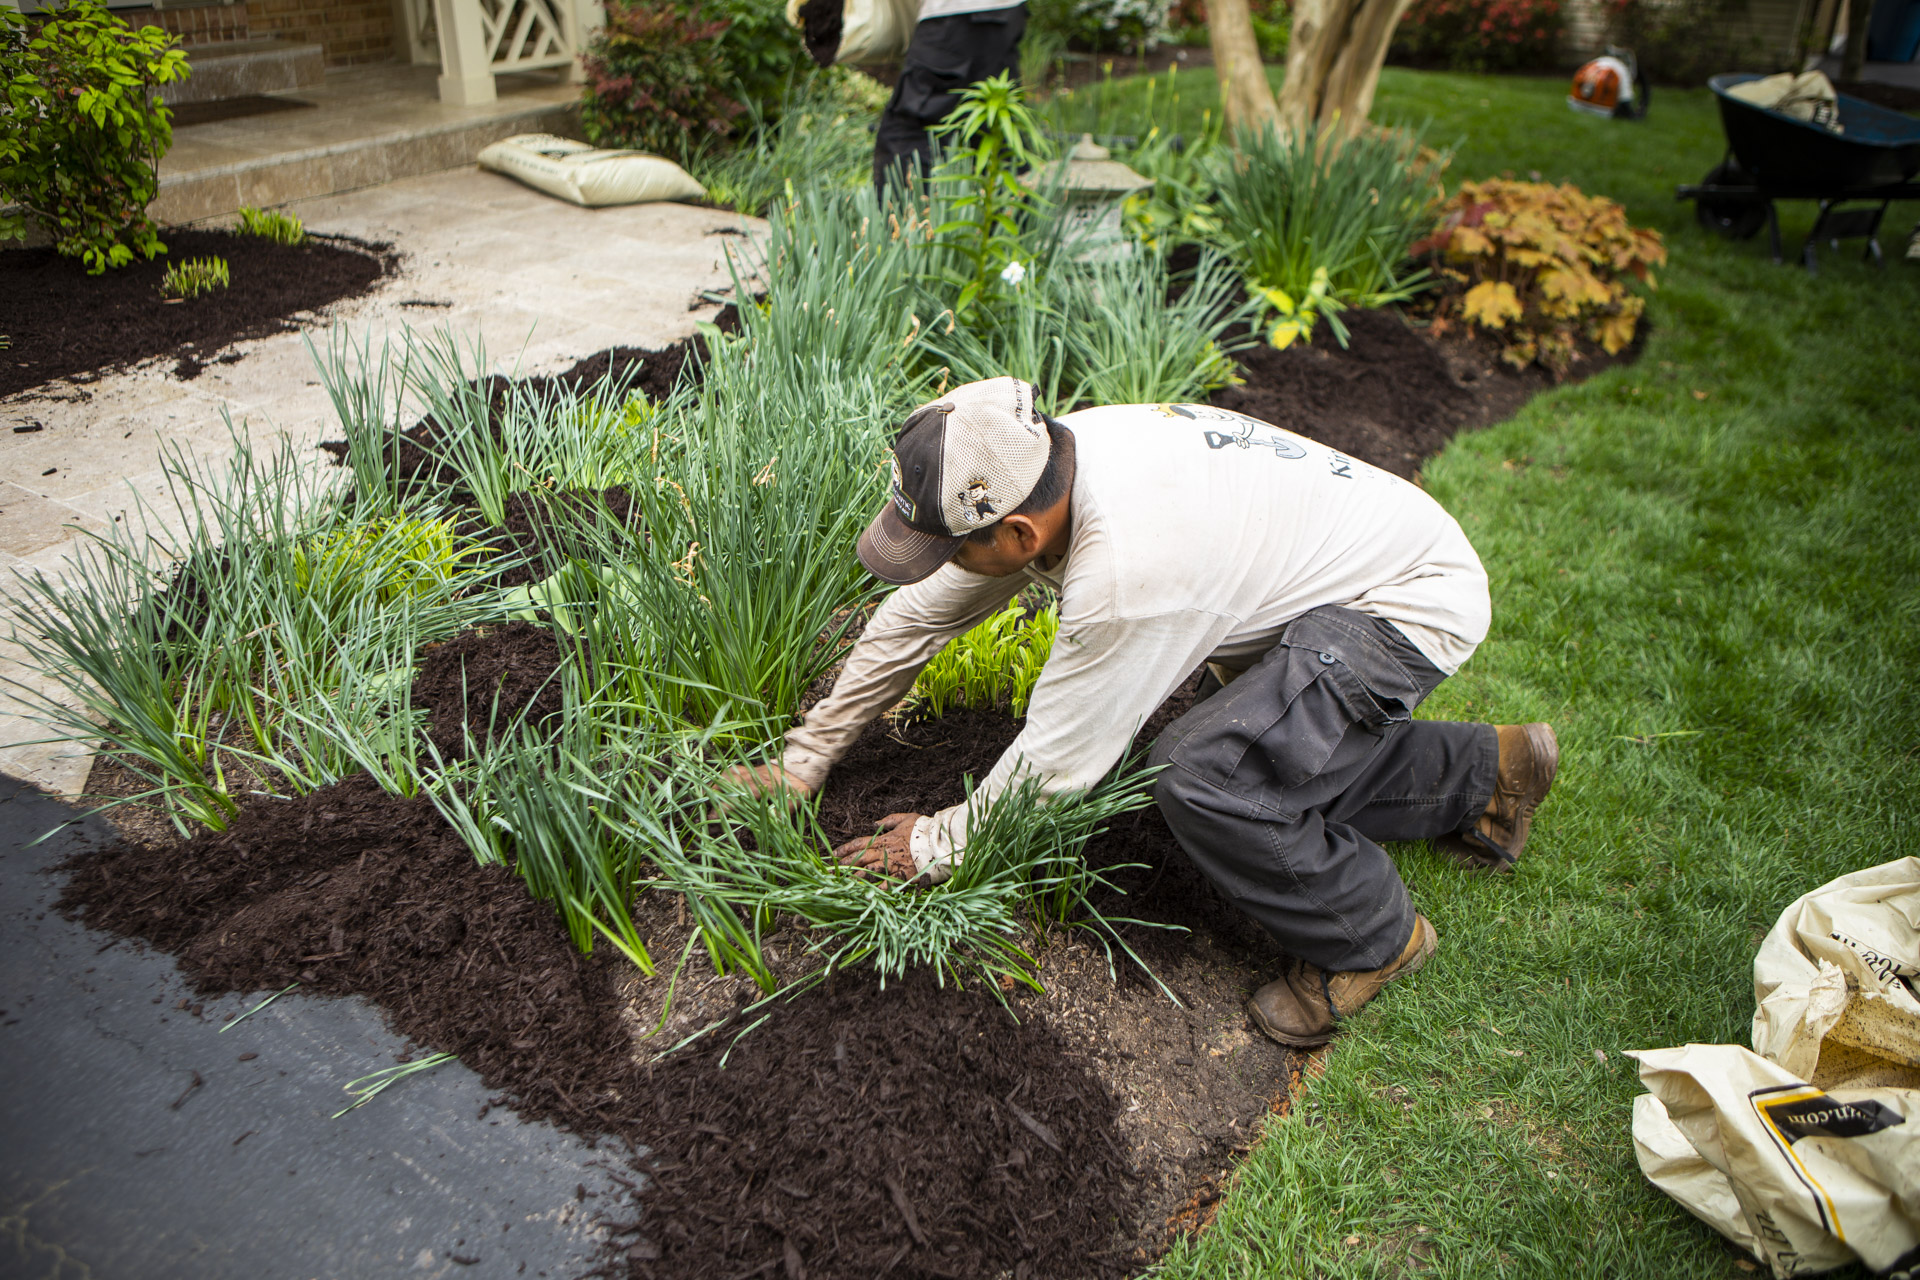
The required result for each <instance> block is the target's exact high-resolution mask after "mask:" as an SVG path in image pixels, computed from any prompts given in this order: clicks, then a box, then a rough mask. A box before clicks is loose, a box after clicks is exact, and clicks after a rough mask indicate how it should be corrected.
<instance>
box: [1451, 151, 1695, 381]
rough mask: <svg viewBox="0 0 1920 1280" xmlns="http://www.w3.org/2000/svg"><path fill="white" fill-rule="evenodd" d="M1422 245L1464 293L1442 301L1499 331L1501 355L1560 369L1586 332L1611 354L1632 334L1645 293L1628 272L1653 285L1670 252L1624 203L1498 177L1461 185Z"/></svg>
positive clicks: (1523, 363)
mask: <svg viewBox="0 0 1920 1280" xmlns="http://www.w3.org/2000/svg"><path fill="white" fill-rule="evenodd" d="M1416 249H1417V250H1419V251H1422V252H1432V253H1433V254H1434V255H1435V257H1436V260H1437V261H1438V262H1439V263H1440V264H1441V273H1442V274H1443V275H1444V276H1446V277H1447V278H1448V279H1450V280H1452V281H1454V282H1455V283H1457V284H1460V285H1464V286H1466V291H1465V293H1464V294H1462V295H1461V296H1460V297H1459V298H1458V299H1457V300H1451V301H1449V302H1447V303H1444V304H1443V306H1442V312H1443V314H1442V317H1441V319H1442V320H1443V321H1444V320H1445V319H1447V318H1448V317H1449V316H1454V315H1457V316H1458V317H1459V318H1460V319H1462V320H1464V321H1466V322H1467V323H1469V324H1473V325H1478V326H1479V327H1480V328H1482V329H1486V330H1489V331H1491V332H1495V333H1499V334H1502V335H1503V336H1504V337H1505V338H1506V340H1507V347H1506V351H1505V352H1504V353H1503V358H1504V359H1505V360H1506V361H1507V362H1508V363H1510V364H1512V365H1514V366H1516V367H1520V368H1524V367H1525V366H1526V365H1528V364H1531V363H1532V362H1534V361H1535V360H1538V361H1539V362H1540V363H1541V364H1543V365H1545V366H1546V367H1548V368H1549V369H1553V370H1556V371H1558V370H1562V369H1565V368H1566V367H1567V364H1568V362H1569V361H1571V360H1572V359H1573V354H1574V345H1575V342H1576V340H1577V339H1578V338H1580V337H1586V338H1588V339H1591V340H1592V341H1594V342H1597V343H1599V344H1600V346H1601V347H1602V348H1603V349H1604V350H1605V351H1606V352H1607V353H1608V354H1610V355H1612V354H1617V353H1618V352H1620V351H1622V350H1623V349H1625V347H1626V346H1627V344H1628V343H1630V342H1632V341H1633V335H1634V331H1635V329H1636V328H1637V327H1638V325H1639V321H1640V313H1641V312H1642V311H1643V310H1644V309H1645V307H1646V300H1645V299H1644V298H1642V297H1640V296H1639V295H1638V294H1636V293H1634V292H1633V291H1632V289H1631V288H1630V287H1629V285H1628V283H1627V277H1629V276H1631V277H1633V279H1635V280H1638V281H1642V282H1644V283H1645V284H1646V285H1647V287H1649V288H1652V287H1653V285H1654V279H1653V273H1652V270H1651V268H1653V267H1655V266H1658V265H1661V264H1663V263H1665V262H1666V260H1667V250H1666V245H1665V244H1664V243H1663V242H1662V240H1661V238H1660V233H1659V232H1657V231H1650V230H1647V229H1646V228H1643V227H1634V226H1629V225H1628V223H1627V214H1626V210H1625V209H1624V208H1622V207H1621V206H1620V205H1618V204H1616V203H1615V202H1614V201H1612V200H1608V199H1606V198H1605V197H1602V196H1588V195H1582V194H1581V192H1580V191H1579V189H1578V188H1576V187H1574V186H1572V185H1570V184H1569V185H1565V186H1558V187H1556V186H1553V185H1551V184H1548V183H1539V182H1512V181H1508V180H1506V179H1500V178H1495V179H1491V180H1489V181H1486V182H1467V183H1462V184H1461V187H1460V190H1459V191H1458V192H1457V193H1455V194H1454V196H1453V197H1452V198H1451V199H1449V200H1448V201H1447V202H1446V204H1445V206H1444V208H1443V211H1442V216H1441V219H1440V223H1439V226H1438V227H1437V228H1436V229H1435V230H1434V233H1433V234H1432V236H1430V237H1429V238H1427V239H1426V240H1424V241H1422V242H1421V243H1420V244H1419V245H1418V246H1416Z"/></svg>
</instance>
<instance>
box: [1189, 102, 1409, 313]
mask: <svg viewBox="0 0 1920 1280" xmlns="http://www.w3.org/2000/svg"><path fill="white" fill-rule="evenodd" d="M1235 141H1236V149H1235V150H1234V151H1231V152H1225V153H1223V154H1222V155H1221V156H1220V157H1219V159H1218V160H1217V161H1216V163H1215V164H1214V168H1213V174H1214V181H1215V184H1216V188H1217V195H1216V198H1215V201H1214V207H1215V210H1216V211H1217V213H1218V216H1219V219H1220V226H1221V230H1220V237H1221V240H1222V241H1223V242H1224V243H1225V245H1226V247H1227V251H1228V252H1229V253H1230V254H1231V255H1232V257H1233V260H1234V263H1235V265H1236V266H1238V267H1239V268H1240V270H1241V272H1242V273H1243V274H1244V275H1245V277H1246V279H1247V283H1248V290H1249V292H1250V293H1251V294H1253V295H1254V296H1255V297H1256V298H1257V299H1259V300H1261V301H1262V302H1263V303H1264V304H1266V305H1269V306H1271V307H1272V308H1273V309H1274V311H1275V312H1276V313H1277V315H1278V317H1279V320H1278V322H1277V323H1276V324H1275V325H1274V326H1273V327H1272V329H1271V332H1270V341H1272V342H1273V344H1274V345H1275V346H1286V345H1287V344H1289V343H1291V342H1293V341H1294V340H1296V339H1299V338H1305V337H1310V336H1311V334H1312V331H1313V328H1314V325H1315V323H1316V321H1317V320H1318V319H1319V318H1321V317H1323V316H1330V315H1334V314H1337V312H1338V311H1339V310H1340V309H1344V308H1346V307H1361V308H1374V307H1383V306H1386V305H1388V304H1389V303H1394V302H1402V301H1405V300H1406V299H1407V298H1410V297H1412V296H1413V295H1414V294H1415V293H1416V292H1418V291H1419V290H1420V289H1423V288H1425V287H1426V286H1427V283H1428V273H1427V271H1426V270H1425V269H1423V268H1420V267H1417V266H1415V265H1413V264H1412V263H1411V262H1410V261H1409V258H1410V256H1411V251H1412V248H1413V244H1414V242H1415V241H1416V240H1418V239H1419V238H1420V237H1421V235H1422V234H1424V233H1425V232H1426V231H1427V230H1428V229H1429V228H1430V227H1431V226H1432V225H1433V219H1432V215H1431V213H1430V212H1429V210H1430V208H1431V206H1432V204H1433V201H1434V200H1435V199H1436V198H1438V196H1439V194H1440V191H1439V185H1438V175H1439V171H1440V169H1441V168H1442V167H1444V163H1445V161H1444V158H1441V157H1435V156H1433V154H1432V153H1430V152H1428V151H1427V150H1426V149H1425V148H1423V147H1422V146H1421V144H1420V139H1419V137H1418V136H1417V135H1414V134H1410V133H1406V132H1402V131H1400V130H1392V129H1367V130H1363V131H1361V132H1359V133H1357V134H1354V135H1352V136H1351V137H1346V136H1342V135H1341V134H1340V133H1339V132H1338V131H1334V130H1325V131H1323V130H1321V129H1320V128H1318V127H1317V126H1314V125H1307V126H1305V127H1303V128H1301V129H1299V130H1282V129H1278V128H1273V129H1265V130H1260V131H1253V132H1245V133H1242V134H1240V135H1239V136H1238V137H1237V138H1236V140H1235ZM1334 333H1335V336H1336V337H1337V338H1339V339H1340V340H1341V342H1342V344H1343V345H1344V343H1345V334H1344V331H1343V330H1341V329H1340V328H1339V327H1338V326H1337V325H1336V327H1335V329H1334Z"/></svg>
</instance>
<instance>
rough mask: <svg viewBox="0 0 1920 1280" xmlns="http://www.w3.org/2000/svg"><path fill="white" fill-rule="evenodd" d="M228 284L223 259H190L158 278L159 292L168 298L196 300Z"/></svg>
mask: <svg viewBox="0 0 1920 1280" xmlns="http://www.w3.org/2000/svg"><path fill="white" fill-rule="evenodd" d="M230 283H232V280H231V278H230V277H229V274H228V271H227V260H226V259H225V258H191V259H189V260H188V261H186V262H176V263H174V264H172V265H171V266H169V267H168V268H167V270H166V274H164V275H162V276H161V277H160V292H162V293H164V294H166V295H167V296H168V297H169V298H197V297H199V296H200V295H201V294H203V293H212V292H213V291H214V290H215V289H224V288H226V287H227V285H229V284H230Z"/></svg>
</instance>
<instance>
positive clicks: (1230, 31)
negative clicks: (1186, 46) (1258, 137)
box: [1207, 0, 1280, 134]
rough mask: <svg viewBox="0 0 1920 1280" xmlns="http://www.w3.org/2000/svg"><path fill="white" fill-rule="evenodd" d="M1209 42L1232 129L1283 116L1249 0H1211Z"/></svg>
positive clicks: (1224, 114)
mask: <svg viewBox="0 0 1920 1280" xmlns="http://www.w3.org/2000/svg"><path fill="white" fill-rule="evenodd" d="M1207 42H1208V43H1209V44H1211V45H1212V46H1213V68H1214V73H1215V74H1216V75H1218V76H1219V77H1220V103H1221V109H1222V118H1223V119H1224V121H1225V122H1226V126H1227V131H1228V133H1230V134H1231V133H1233V132H1234V131H1236V130H1239V129H1264V128H1268V127H1270V126H1272V125H1273V124H1274V122H1275V121H1277V120H1278V119H1279V118H1280V117H1279V113H1278V111H1277V110H1276V109H1275V107H1274V105H1273V88H1272V86H1270V85H1269V84H1268V83H1267V68H1266V65H1265V64H1264V63H1262V62H1261V61H1260V42H1259V41H1258V40H1256V39H1254V36H1253V12H1252V11H1251V10H1250V9H1248V7H1247V0H1207Z"/></svg>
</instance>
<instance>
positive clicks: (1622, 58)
mask: <svg viewBox="0 0 1920 1280" xmlns="http://www.w3.org/2000/svg"><path fill="white" fill-rule="evenodd" d="M1651 97H1652V91H1651V90H1650V89H1649V88H1648V87H1647V86H1646V85H1645V84H1644V83H1642V81H1641V79H1640V67H1639V64H1637V63H1636V62H1635V61H1634V60H1633V54H1632V53H1631V52H1629V51H1627V50H1625V49H1608V50H1607V51H1606V53H1605V54H1603V55H1602V56H1600V57H1598V58H1595V59H1594V60H1593V61H1591V62H1589V63H1587V64H1586V65H1585V66H1584V67H1581V68H1580V69H1579V70H1578V71H1576V72H1574V73H1573V88H1572V89H1571V90H1569V91H1568V93H1567V105H1568V106H1570V107H1572V108H1573V109H1574V110H1575V111H1585V112H1586V113H1588V114H1589V115H1596V116H1611V117H1613V118H1614V119H1615V120H1639V119H1641V118H1643V117H1644V116H1645V115H1646V114H1647V104H1648V101H1649V99H1651Z"/></svg>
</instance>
